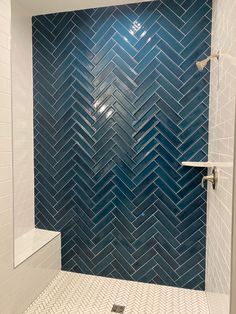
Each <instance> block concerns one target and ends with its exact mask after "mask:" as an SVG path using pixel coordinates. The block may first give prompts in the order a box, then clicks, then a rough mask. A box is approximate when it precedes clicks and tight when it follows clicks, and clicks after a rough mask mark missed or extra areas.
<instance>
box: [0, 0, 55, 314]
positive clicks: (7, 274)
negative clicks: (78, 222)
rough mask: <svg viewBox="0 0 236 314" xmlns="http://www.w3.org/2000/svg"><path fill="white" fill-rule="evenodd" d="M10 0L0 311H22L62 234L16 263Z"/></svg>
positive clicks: (5, 28) (3, 25)
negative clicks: (15, 264)
mask: <svg viewBox="0 0 236 314" xmlns="http://www.w3.org/2000/svg"><path fill="white" fill-rule="evenodd" d="M10 27H11V8H10V0H0V313H1V314H18V313H19V314H20V313H22V312H23V311H24V309H25V308H26V307H27V306H28V305H29V304H30V303H31V302H32V300H33V299H35V298H36V297H37V296H38V294H39V293H40V292H41V291H42V290H43V289H44V287H45V286H46V285H47V284H48V283H49V282H50V281H51V280H52V279H53V277H54V276H55V274H56V273H57V272H58V270H59V269H60V237H59V236H58V237H56V238H55V239H54V240H53V241H51V242H50V243H49V244H48V245H46V246H45V247H44V248H42V249H41V250H40V251H38V252H37V253H36V254H34V255H33V256H32V257H31V258H29V259H28V260H26V261H25V262H24V263H22V264H21V265H20V266H19V267H17V268H16V269H14V267H13V264H14V263H13V257H14V256H13V193H12V133H11V128H12V121H11V63H10V54H11V50H10V37H11V33H10Z"/></svg>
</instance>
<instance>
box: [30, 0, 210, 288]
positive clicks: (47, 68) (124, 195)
mask: <svg viewBox="0 0 236 314" xmlns="http://www.w3.org/2000/svg"><path fill="white" fill-rule="evenodd" d="M210 31H211V3H210V1H205V0H191V1H189V0H165V1H164V0H163V1H160V0H158V1H154V2H149V3H141V4H133V5H129V6H118V7H108V8H100V9H91V10H85V11H77V12H69V13H63V14H53V15H45V16H38V17H35V18H33V46H34V47H33V49H34V109H35V110H34V123H35V175H36V179H35V180H36V181H35V183H36V222H37V226H38V227H40V228H46V229H53V230H58V231H61V232H62V262H63V269H64V270H71V271H78V272H82V273H87V274H96V275H103V276H109V277H115V278H124V279H129V280H137V281H144V282H152V283H160V284H166V285H172V286H178V287H188V288H195V289H203V288H204V270H205V210H206V192H205V191H204V190H203V189H202V188H201V186H200V181H201V177H202V174H203V172H202V170H201V169H196V168H195V169H193V168H186V167H181V161H183V160H198V161H200V160H205V159H207V138H208V136H207V128H208V88H209V84H208V81H209V71H208V69H206V70H204V71H203V72H197V70H196V68H195V65H194V63H195V61H196V60H197V59H198V58H202V57H203V56H206V55H207V54H209V52H210V48H209V46H210V38H211V36H210Z"/></svg>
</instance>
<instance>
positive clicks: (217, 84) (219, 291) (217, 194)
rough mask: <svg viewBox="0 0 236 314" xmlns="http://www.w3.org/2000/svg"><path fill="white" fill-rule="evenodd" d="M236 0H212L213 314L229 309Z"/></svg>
mask: <svg viewBox="0 0 236 314" xmlns="http://www.w3.org/2000/svg"><path fill="white" fill-rule="evenodd" d="M235 16H236V0H224V1H222V0H214V1H213V38H212V52H213V53H216V52H217V51H218V50H219V51H220V54H221V57H220V61H219V63H218V62H217V61H213V62H212V68H211V94H210V126H209V160H210V161H214V162H219V163H220V164H219V167H218V169H219V181H218V185H217V190H216V191H213V190H212V188H211V187H210V186H209V188H208V213H207V272H206V290H207V296H208V301H209V306H210V310H211V313H212V314H228V313H229V303H230V278H231V236H232V232H231V225H232V191H233V180H232V178H233V154H234V124H235V96H236V36H235V34H236V23H235Z"/></svg>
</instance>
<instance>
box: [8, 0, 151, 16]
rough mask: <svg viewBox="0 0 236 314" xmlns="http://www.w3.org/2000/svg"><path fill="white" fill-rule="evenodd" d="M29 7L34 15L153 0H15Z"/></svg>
mask: <svg viewBox="0 0 236 314" xmlns="http://www.w3.org/2000/svg"><path fill="white" fill-rule="evenodd" d="M13 1H18V2H19V3H20V4H22V5H24V6H25V7H27V8H28V9H29V10H30V12H31V14H32V15H39V14H46V13H55V12H67V11H75V10H81V9H89V8H98V7H106V6H112V5H121V4H130V3H137V2H148V1H151V0H80V1H78V0H69V1H65V0H50V1H48V0H41V1H32V0H13Z"/></svg>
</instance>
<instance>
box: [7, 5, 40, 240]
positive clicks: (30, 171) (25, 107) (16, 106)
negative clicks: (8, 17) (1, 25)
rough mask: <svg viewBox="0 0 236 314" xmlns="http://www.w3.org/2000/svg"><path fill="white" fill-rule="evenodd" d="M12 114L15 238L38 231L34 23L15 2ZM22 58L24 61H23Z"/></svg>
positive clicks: (13, 13) (13, 8)
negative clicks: (34, 117) (35, 181)
mask: <svg viewBox="0 0 236 314" xmlns="http://www.w3.org/2000/svg"><path fill="white" fill-rule="evenodd" d="M11 32H12V43H13V44H12V48H11V49H12V108H13V110H12V112H13V134H12V136H13V147H14V151H13V169H14V217H15V219H14V236H15V238H18V237H21V236H22V235H23V234H25V233H26V232H28V231H30V230H31V229H32V228H34V217H35V214H34V147H33V145H34V144H33V88H32V86H33V82H32V71H33V70H32V22H31V16H30V15H29V14H28V11H27V10H26V9H25V8H24V7H22V6H21V5H19V4H18V3H17V1H13V2H12V30H11ZM19 57H20V60H19Z"/></svg>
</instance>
